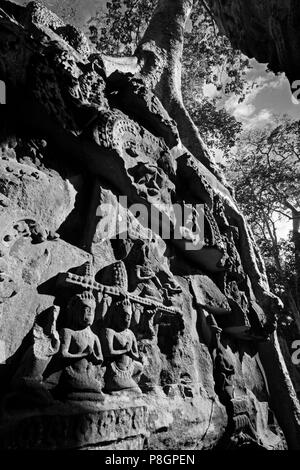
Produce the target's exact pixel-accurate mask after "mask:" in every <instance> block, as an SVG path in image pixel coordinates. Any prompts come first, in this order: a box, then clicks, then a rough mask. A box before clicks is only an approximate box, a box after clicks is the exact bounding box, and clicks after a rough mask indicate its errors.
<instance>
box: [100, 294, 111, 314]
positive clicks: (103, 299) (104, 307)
mask: <svg viewBox="0 0 300 470" xmlns="http://www.w3.org/2000/svg"><path fill="white" fill-rule="evenodd" d="M98 302H99V304H100V317H101V320H104V318H105V316H106V314H107V312H108V309H109V307H110V306H111V304H112V298H111V296H110V295H108V294H106V293H105V292H104V293H102V292H99V293H98Z"/></svg>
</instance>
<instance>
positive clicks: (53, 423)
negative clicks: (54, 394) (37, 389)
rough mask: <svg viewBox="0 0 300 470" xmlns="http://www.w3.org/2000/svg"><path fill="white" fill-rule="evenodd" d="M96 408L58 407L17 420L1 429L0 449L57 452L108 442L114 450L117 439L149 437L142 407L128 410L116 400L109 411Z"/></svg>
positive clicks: (145, 411) (146, 412) (136, 406)
mask: <svg viewBox="0 0 300 470" xmlns="http://www.w3.org/2000/svg"><path fill="white" fill-rule="evenodd" d="M99 406H100V409H99V407H97V409H95V410H93V409H91V408H89V409H84V408H82V407H80V408H79V407H78V408H77V407H76V406H75V405H72V407H70V406H67V405H60V404H57V405H56V406H55V407H54V408H53V407H52V409H51V410H50V409H49V410H45V412H44V413H43V414H42V415H41V414H30V415H29V416H28V415H27V416H19V417H18V418H17V419H16V420H14V421H13V422H11V423H6V424H4V425H2V426H0V448H1V449H3V450H4V449H5V450H8V449H11V450H13V449H24V450H25V449H28V450H32V449H34V450H47V449H49V450H55V449H57V450H59V449H80V448H85V446H89V445H94V446H95V445H97V444H98V445H99V447H100V449H101V447H102V445H106V446H107V443H108V442H111V446H112V448H113V446H114V442H115V441H119V440H120V439H122V440H124V439H125V440H126V439H129V438H132V437H135V436H141V437H142V438H145V437H148V436H149V431H148V411H147V406H146V405H145V404H143V403H141V404H136V405H129V406H128V405H123V404H122V402H120V400H118V403H115V404H114V403H112V406H111V408H110V407H109V406H108V405H106V407H105V408H104V407H103V406H102V407H101V405H99ZM101 408H102V409H101ZM143 440H144V439H143ZM143 440H142V442H141V445H142V444H143ZM106 448H107V447H106ZM109 448H110V447H108V449H109Z"/></svg>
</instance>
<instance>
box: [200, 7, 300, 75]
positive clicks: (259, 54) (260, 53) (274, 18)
mask: <svg viewBox="0 0 300 470" xmlns="http://www.w3.org/2000/svg"><path fill="white" fill-rule="evenodd" d="M207 4H208V5H209V7H210V8H211V11H212V13H213V16H214V18H215V20H216V22H217V24H218V26H219V27H220V28H221V31H223V32H224V33H225V34H226V36H228V38H229V39H230V40H231V42H232V44H233V45H234V46H235V47H236V48H238V49H240V50H241V51H242V52H243V53H244V54H246V55H247V56H248V57H251V58H252V57H255V59H256V60H257V61H258V62H262V63H267V64H269V67H270V69H271V70H273V72H275V73H277V72H285V73H286V76H287V77H288V79H289V80H290V82H291V83H292V82H293V81H295V80H299V79H300V65H299V43H300V33H299V19H300V5H299V2H298V1H297V0H265V1H262V0H249V1H247V2H244V1H243V0H223V1H222V2H220V1H217V0H207Z"/></svg>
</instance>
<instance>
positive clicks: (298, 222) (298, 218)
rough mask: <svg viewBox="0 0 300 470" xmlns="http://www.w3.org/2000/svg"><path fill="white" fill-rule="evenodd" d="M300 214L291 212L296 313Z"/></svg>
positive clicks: (299, 280)
mask: <svg viewBox="0 0 300 470" xmlns="http://www.w3.org/2000/svg"><path fill="white" fill-rule="evenodd" d="M299 232H300V212H299V211H297V210H293V242H294V250H295V251H294V253H295V271H296V280H295V293H296V305H297V308H298V311H299V310H300V233H299Z"/></svg>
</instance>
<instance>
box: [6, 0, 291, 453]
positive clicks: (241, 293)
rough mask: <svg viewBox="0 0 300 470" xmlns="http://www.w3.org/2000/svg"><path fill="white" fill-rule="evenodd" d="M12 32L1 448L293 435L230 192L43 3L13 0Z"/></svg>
mask: <svg viewBox="0 0 300 470" xmlns="http://www.w3.org/2000/svg"><path fill="white" fill-rule="evenodd" d="M0 38H1V46H0V79H1V80H5V82H6V86H7V105H6V106H3V107H1V109H0V115H1V124H2V125H1V129H0V144H1V147H0V148H1V155H0V322H1V323H0V339H1V343H0V344H1V353H2V357H1V359H3V360H2V362H3V363H2V364H1V368H0V374H1V381H0V383H1V386H0V395H1V407H0V418H1V421H0V438H1V439H0V447H1V448H13V449H20V448H35V449H60V448H64V449H70V448H71V449H75V448H87V449H91V448H93V449H94V448H96V449H107V448H109V449H137V448H138V449H140V448H143V447H144V448H147V449H174V448H179V449H212V448H221V449H230V448H234V449H235V448H245V447H247V448H249V447H250V448H255V449H261V448H265V449H282V448H284V447H285V446H286V441H287V443H288V445H289V446H290V447H291V448H297V446H299V444H297V442H299V432H300V428H299V422H300V421H299V416H300V412H299V405H298V402H297V399H296V396H295V392H294V390H293V387H292V384H291V381H290V378H289V375H288V372H287V370H286V368H285V366H284V363H283V360H282V357H281V355H280V352H279V347H277V346H278V345H277V343H276V333H275V332H274V331H275V327H276V309H278V304H277V302H276V299H275V298H274V296H272V295H271V293H270V292H269V291H268V285H267V281H266V278H265V273H264V267H263V263H262V261H261V259H260V256H259V253H258V252H257V249H256V247H255V245H254V243H253V240H252V238H251V233H250V231H249V229H248V228H247V227H246V225H245V222H244V220H243V217H242V215H241V214H240V213H239V212H238V210H237V208H236V205H235V202H234V201H233V200H232V197H231V195H230V192H229V191H228V189H227V188H225V187H224V186H223V185H222V183H221V182H220V181H219V180H217V178H216V177H215V176H214V175H213V174H212V173H211V172H210V171H209V169H208V168H206V167H205V166H204V165H203V164H202V163H200V162H199V160H197V159H196V158H195V157H194V156H193V155H192V154H190V153H188V152H187V151H186V150H183V151H180V149H182V148H183V147H182V146H181V143H180V140H179V135H178V132H177V128H176V123H175V122H174V121H173V120H172V119H171V118H170V117H169V115H168V113H167V111H166V110H165V109H164V107H163V106H162V104H161V102H160V101H159V99H158V98H157V96H155V94H154V92H153V90H152V89H151V84H149V83H148V84H147V83H145V82H144V81H143V79H142V77H141V76H134V75H132V74H128V73H127V74H126V73H122V72H121V71H119V70H117V71H115V72H114V73H112V74H111V75H109V74H107V72H106V69H105V67H104V64H103V61H102V58H101V54H100V53H99V52H95V51H92V50H90V49H89V45H88V43H87V40H86V38H85V37H84V36H83V35H82V34H81V33H79V32H78V31H77V30H76V29H74V28H73V27H70V26H68V25H65V24H64V23H63V22H62V21H61V20H60V19H59V18H58V17H57V16H56V15H54V14H52V13H51V12H50V11H48V10H47V9H45V8H44V7H42V6H40V5H39V4H37V3H34V2H32V3H30V4H28V5H27V7H25V8H21V7H17V6H16V5H14V4H12V3H10V2H6V1H3V0H1V1H0ZM116 69H118V67H116V68H115V70H116ZM133 103H134V105H133ZM187 204H188V205H189V207H191V208H192V210H190V211H189V212H188V214H187V217H186V218H185V219H181V218H180V217H179V215H180V214H179V212H178V211H179V209H180V208H181V209H184V208H185V207H186V205H187ZM151 211H154V212H152V213H151ZM149 213H151V217H150V220H149V218H148V215H149ZM158 216H159V217H158ZM197 223H199V225H200V227H197ZM200 229H202V232H201V230H200ZM203 230H204V237H203V239H201V237H200V239H199V236H200V235H201V233H203ZM117 234H118V235H119V236H118V237H117V236H116V235H117ZM4 353H5V354H4ZM5 359H6V360H5ZM268 374H269V375H268ZM283 401H284V403H285V407H282V402H283ZM278 423H279V424H278ZM283 433H284V435H285V437H284V435H283Z"/></svg>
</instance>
